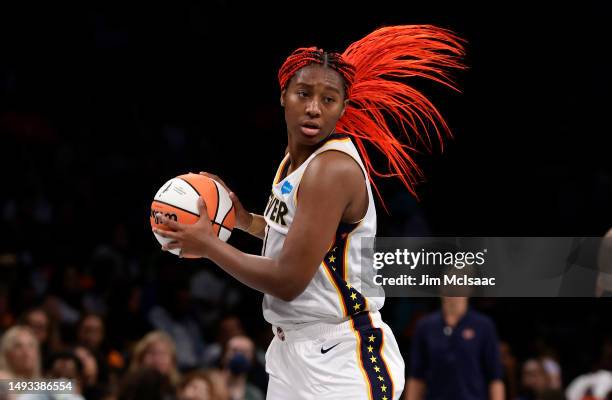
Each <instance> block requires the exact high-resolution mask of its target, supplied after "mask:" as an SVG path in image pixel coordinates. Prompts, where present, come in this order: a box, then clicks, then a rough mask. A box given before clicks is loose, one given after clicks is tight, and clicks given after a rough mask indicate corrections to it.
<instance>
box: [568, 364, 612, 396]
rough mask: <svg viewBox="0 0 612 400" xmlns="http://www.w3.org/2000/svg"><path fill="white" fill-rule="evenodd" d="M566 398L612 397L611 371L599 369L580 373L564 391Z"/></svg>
mask: <svg viewBox="0 0 612 400" xmlns="http://www.w3.org/2000/svg"><path fill="white" fill-rule="evenodd" d="M565 396H566V398H567V400H600V399H601V400H609V399H612V372H610V371H605V370H599V371H597V372H592V373H588V374H584V375H580V376H579V377H577V378H576V379H574V380H573V381H572V383H570V385H569V386H568V387H567V390H566V391H565Z"/></svg>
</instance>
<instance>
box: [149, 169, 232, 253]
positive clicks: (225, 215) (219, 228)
mask: <svg viewBox="0 0 612 400" xmlns="http://www.w3.org/2000/svg"><path fill="white" fill-rule="evenodd" d="M200 196H201V197H202V199H203V200H204V203H205V204H206V208H207V210H208V217H209V218H210V221H211V223H212V225H213V230H214V232H215V233H216V234H217V236H218V237H219V238H220V239H221V240H223V241H227V240H228V239H229V237H230V235H231V233H232V229H233V228H234V222H235V214H234V206H233V204H232V200H231V199H230V197H229V193H228V192H227V190H225V188H224V187H223V186H222V185H221V184H219V183H218V182H216V181H215V180H213V179H211V178H208V177H206V176H203V175H198V174H191V173H190V174H185V175H180V176H177V177H176V178H172V179H170V180H169V181H167V182H166V183H164V184H163V185H162V187H161V188H160V189H159V190H158V191H157V193H156V194H155V197H154V198H153V202H152V203H151V216H150V220H151V226H152V227H153V228H157V229H160V230H167V229H168V228H167V227H166V226H165V225H163V224H162V223H161V221H160V219H159V218H158V217H157V216H156V214H157V213H162V214H163V215H164V216H165V217H167V218H169V219H172V220H174V221H177V222H179V223H181V224H193V223H195V222H197V221H198V219H199V218H200V213H199V211H198V198H199V197H200ZM153 234H154V235H155V238H157V241H158V242H159V243H160V244H162V245H163V244H166V243H168V242H170V241H171V239H167V238H163V237H161V236H160V235H158V234H156V233H153ZM170 252H171V253H172V254H175V255H177V256H178V255H179V254H180V249H172V250H170ZM183 256H184V257H185V258H193V257H190V256H189V254H184V255H183Z"/></svg>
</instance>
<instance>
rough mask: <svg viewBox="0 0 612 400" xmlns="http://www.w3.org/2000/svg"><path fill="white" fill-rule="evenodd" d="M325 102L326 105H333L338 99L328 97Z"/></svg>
mask: <svg viewBox="0 0 612 400" xmlns="http://www.w3.org/2000/svg"><path fill="white" fill-rule="evenodd" d="M323 101H325V102H326V103H333V102H335V101H336V99H334V98H333V97H329V96H327V97H325V98H324V99H323Z"/></svg>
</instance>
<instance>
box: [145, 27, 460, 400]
mask: <svg viewBox="0 0 612 400" xmlns="http://www.w3.org/2000/svg"><path fill="white" fill-rule="evenodd" d="M462 52H463V50H462V47H461V45H460V43H459V40H458V39H457V38H456V37H455V36H454V35H453V34H451V33H450V32H448V31H445V30H442V29H439V28H435V27H432V26H394V27H386V28H382V29H379V30H377V31H375V32H373V33H371V34H370V35H368V36H366V37H365V38H363V39H362V40H360V41H358V42H356V43H354V44H352V45H351V46H350V47H349V48H348V49H347V50H346V51H345V52H344V53H343V54H338V53H328V52H325V51H323V50H320V49H316V48H300V49H298V50H296V51H295V52H294V53H293V54H292V55H291V56H290V57H289V58H287V60H286V61H285V63H284V64H283V66H282V67H281V69H280V72H279V81H280V88H281V96H280V104H281V106H282V107H284V112H285V121H286V123H287V140H288V147H287V153H286V155H285V158H284V159H283V161H282V162H281V164H280V166H279V168H278V171H277V173H276V176H275V177H274V181H273V183H272V190H271V195H270V199H269V202H268V205H267V207H266V209H265V211H264V215H255V214H250V213H248V212H247V211H246V210H245V209H244V207H242V205H241V204H240V202H239V200H238V198H237V197H236V195H235V194H233V193H231V194H230V197H231V198H232V201H233V202H234V205H235V207H236V221H237V224H236V226H237V227H238V228H240V229H242V230H245V231H247V232H249V233H251V234H252V235H254V236H257V237H259V238H262V239H263V251H262V255H261V256H255V255H250V254H245V253H243V252H241V251H239V250H237V249H236V248H234V247H232V246H231V245H229V244H227V243H225V242H223V241H221V240H219V239H218V238H217V236H216V235H215V234H214V233H213V230H212V227H211V224H210V221H209V220H208V218H207V213H206V206H205V204H204V202H203V201H202V199H200V201H199V208H200V215H201V216H202V217H201V218H200V220H199V221H198V222H197V223H195V224H194V225H182V224H178V223H176V222H173V221H169V220H168V219H167V218H164V217H162V218H163V220H162V221H163V223H164V224H166V225H167V226H168V228H170V231H160V230H156V232H157V233H158V234H160V235H162V236H164V237H167V238H170V239H173V242H171V243H170V244H168V245H167V246H166V247H165V248H164V249H166V250H169V249H174V248H181V249H182V251H183V252H187V253H189V254H191V255H198V256H201V257H206V258H209V259H211V260H212V261H214V262H215V263H216V264H218V265H219V266H220V267H221V268H223V269H224V270H225V271H227V272H228V273H229V274H230V275H232V276H234V277H235V278H236V279H238V280H240V281H241V282H243V283H244V284H246V285H248V286H250V287H252V288H254V289H256V290H259V291H261V292H263V293H264V294H265V296H264V301H263V313H264V317H265V319H266V320H267V321H268V322H270V323H271V324H272V328H273V331H274V333H275V338H274V339H273V341H272V343H271V344H270V347H269V349H268V352H267V354H266V370H267V372H268V373H269V375H270V381H269V386H268V394H267V398H268V399H282V400H285V399H342V398H346V399H351V400H353V399H355V400H357V399H376V400H391V399H398V398H399V397H400V395H401V393H402V390H403V387H404V361H403V360H402V357H401V354H400V351H399V349H398V346H397V343H396V341H395V338H394V336H393V332H391V330H390V329H389V327H388V326H387V325H386V324H385V323H384V322H383V321H382V320H381V317H380V313H379V310H380V308H381V307H382V306H383V303H384V297H375V296H366V295H364V291H365V289H366V288H367V287H368V285H371V284H372V283H371V282H366V281H365V280H362V275H361V269H362V268H372V266H371V263H368V262H364V264H363V265H362V262H361V254H360V251H361V238H363V237H373V236H375V234H376V210H375V206H374V198H373V189H374V190H376V187H375V186H374V185H373V184H371V181H370V176H371V175H372V173H374V174H378V175H381V173H379V172H377V171H374V170H373V168H372V164H371V163H370V159H369V157H368V154H367V152H366V151H365V150H366V149H365V147H364V144H365V143H366V142H367V143H369V144H372V145H373V146H374V147H376V148H378V149H379V150H380V151H382V152H383V154H384V155H385V157H386V158H387V159H388V161H389V165H390V166H391V171H390V172H389V173H388V174H387V175H394V176H398V177H399V178H400V179H401V180H402V182H403V183H404V184H405V185H406V187H407V188H408V189H409V190H411V191H412V190H413V183H414V181H415V179H416V178H417V177H418V174H419V171H418V169H417V168H416V166H415V165H414V162H413V161H412V159H411V158H410V156H409V154H408V153H407V149H408V146H406V145H405V144H404V143H403V142H402V141H401V140H400V138H401V137H402V136H400V135H398V137H399V138H398V137H396V136H395V135H393V133H392V130H391V128H390V127H389V126H388V125H387V121H389V120H394V121H395V122H396V124H395V126H396V128H395V129H396V130H397V131H398V132H400V133H401V134H402V135H404V134H407V135H410V136H409V137H408V139H409V141H410V143H412V144H414V142H415V141H418V140H421V141H422V142H423V143H425V144H426V145H430V144H431V142H430V141H429V136H427V133H428V132H427V131H426V129H427V128H429V127H432V126H433V127H434V129H435V133H436V135H437V136H438V137H439V138H441V132H443V131H447V126H446V124H445V123H444V120H443V119H442V117H441V116H440V114H439V113H438V112H437V110H436V109H435V107H434V106H433V105H432V104H431V103H430V102H429V101H428V100H427V99H426V98H425V97H424V96H423V95H421V94H420V93H419V92H418V91H416V90H415V89H414V88H412V87H410V86H408V85H406V84H405V83H404V82H402V79H401V78H406V77H414V76H419V77H423V78H427V79H431V80H435V81H437V82H440V83H444V84H446V85H449V86H451V87H452V82H451V81H450V80H449V79H448V77H447V75H446V73H447V71H446V70H447V69H449V68H461V64H460V61H459V57H460V56H461V55H462V54H463V53H462ZM390 77H394V78H397V79H390ZM385 116H386V117H387V118H386V119H385ZM389 117H391V118H389ZM358 149H359V150H358ZM206 175H208V176H209V177H212V178H213V179H216V180H218V181H219V182H220V183H222V182H221V181H220V180H219V178H217V177H216V176H213V175H210V174H206ZM383 175H384V174H383ZM366 261H367V260H366Z"/></svg>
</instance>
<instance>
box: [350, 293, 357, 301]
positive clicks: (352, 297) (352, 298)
mask: <svg viewBox="0 0 612 400" xmlns="http://www.w3.org/2000/svg"><path fill="white" fill-rule="evenodd" d="M355 299H357V294H356V293H355V292H353V293H351V300H355Z"/></svg>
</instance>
